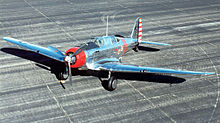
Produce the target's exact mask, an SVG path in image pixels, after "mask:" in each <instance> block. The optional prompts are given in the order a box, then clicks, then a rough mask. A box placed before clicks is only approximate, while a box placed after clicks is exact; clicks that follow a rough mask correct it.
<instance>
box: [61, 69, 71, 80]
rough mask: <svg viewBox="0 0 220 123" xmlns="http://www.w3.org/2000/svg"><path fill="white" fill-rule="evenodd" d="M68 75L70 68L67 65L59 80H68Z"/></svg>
mask: <svg viewBox="0 0 220 123" xmlns="http://www.w3.org/2000/svg"><path fill="white" fill-rule="evenodd" d="M68 77H69V70H68V68H67V67H66V68H65V70H64V71H62V72H60V73H59V80H67V78H68Z"/></svg>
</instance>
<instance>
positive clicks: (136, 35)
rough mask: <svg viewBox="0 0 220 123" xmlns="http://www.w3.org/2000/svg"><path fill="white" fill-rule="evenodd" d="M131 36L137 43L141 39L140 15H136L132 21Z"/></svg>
mask: <svg viewBox="0 0 220 123" xmlns="http://www.w3.org/2000/svg"><path fill="white" fill-rule="evenodd" d="M131 38H133V39H137V42H138V43H140V42H141V41H142V20H141V18H140V17H138V18H137V19H136V21H135V23H134V27H133V30H132V32H131Z"/></svg>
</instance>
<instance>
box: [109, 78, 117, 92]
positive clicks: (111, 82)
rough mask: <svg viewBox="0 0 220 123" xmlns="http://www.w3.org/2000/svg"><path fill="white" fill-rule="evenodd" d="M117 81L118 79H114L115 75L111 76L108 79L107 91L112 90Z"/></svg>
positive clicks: (115, 86)
mask: <svg viewBox="0 0 220 123" xmlns="http://www.w3.org/2000/svg"><path fill="white" fill-rule="evenodd" d="M117 82H118V80H117V79H116V77H114V76H111V77H110V79H109V80H108V90H109V91H113V90H115V89H116V88H117Z"/></svg>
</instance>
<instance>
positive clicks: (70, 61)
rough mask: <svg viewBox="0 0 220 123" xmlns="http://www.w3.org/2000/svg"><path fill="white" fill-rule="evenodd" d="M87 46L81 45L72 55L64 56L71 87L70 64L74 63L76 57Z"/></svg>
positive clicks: (86, 44)
mask: <svg viewBox="0 0 220 123" xmlns="http://www.w3.org/2000/svg"><path fill="white" fill-rule="evenodd" d="M87 46H88V43H85V44H82V45H81V46H80V47H79V49H77V50H76V51H75V52H74V53H73V54H72V55H70V56H66V57H65V61H66V62H67V65H68V68H69V82H70V85H72V71H71V63H74V62H75V61H76V57H75V56H76V55H78V54H80V53H81V52H82V51H83V50H85V49H86V47H87Z"/></svg>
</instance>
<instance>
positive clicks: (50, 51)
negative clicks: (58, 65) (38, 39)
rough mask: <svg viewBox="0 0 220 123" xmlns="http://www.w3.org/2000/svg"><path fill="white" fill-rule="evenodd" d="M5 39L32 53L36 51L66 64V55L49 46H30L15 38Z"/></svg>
mask: <svg viewBox="0 0 220 123" xmlns="http://www.w3.org/2000/svg"><path fill="white" fill-rule="evenodd" d="M3 39H4V40H5V41H7V42H10V43H13V44H17V45H19V46H22V47H24V48H27V49H30V50H32V51H35V52H37V53H39V54H42V55H45V56H47V57H50V58H52V59H55V60H58V61H60V62H64V58H65V55H64V54H63V53H62V52H61V51H59V50H58V49H56V48H55V47H53V46H49V47H48V48H45V47H41V46H38V45H34V44H30V43H28V42H24V41H20V40H17V39H14V38H9V37H4V38H3Z"/></svg>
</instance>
